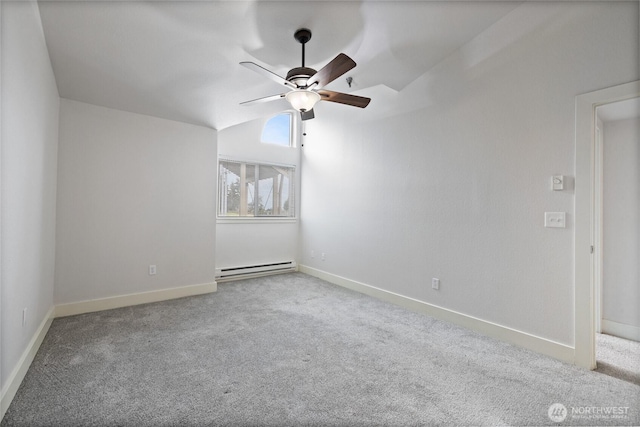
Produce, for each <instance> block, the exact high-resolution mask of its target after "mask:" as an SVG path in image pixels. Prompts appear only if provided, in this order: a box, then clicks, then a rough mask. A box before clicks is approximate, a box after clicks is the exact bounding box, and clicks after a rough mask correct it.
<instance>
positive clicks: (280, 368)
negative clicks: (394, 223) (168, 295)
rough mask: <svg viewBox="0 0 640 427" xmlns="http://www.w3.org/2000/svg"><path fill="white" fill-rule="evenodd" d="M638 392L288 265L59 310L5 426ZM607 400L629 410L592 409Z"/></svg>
mask: <svg viewBox="0 0 640 427" xmlns="http://www.w3.org/2000/svg"><path fill="white" fill-rule="evenodd" d="M638 402H640V386H638V385H636V384H633V383H630V382H628V381H623V380H620V379H617V378H614V377H611V376H608V375H603V374H601V373H598V372H590V371H587V370H584V369H580V368H577V367H574V366H571V365H568V364H565V363H562V362H559V361H557V360H554V359H551V358H548V357H545V356H540V355H538V354H536V353H533V352H530V351H527V350H524V349H521V348H517V347H514V346H511V345H508V344H505V343H502V342H499V341H496V340H493V339H490V338H487V337H484V336H482V335H479V334H477V333H474V332H471V331H469V330H466V329H462V328H459V327H457V326H454V325H451V324H449V323H445V322H441V321H438V320H435V319H433V318H430V317H427V316H424V315H420V314H416V313H412V312H409V311H406V310H404V309H401V308H398V307H396V306H393V305H391V304H388V303H385V302H381V301H378V300H376V299H373V298H370V297H367V296H365V295H361V294H358V293H355V292H352V291H349V290H346V289H342V288H340V287H337V286H334V285H331V284H329V283H326V282H323V281H321V280H318V279H315V278H313V277H310V276H306V275H304V274H300V273H293V274H285V275H280V276H270V277H266V278H260V279H249V280H244V281H239V282H231V283H224V284H220V285H219V288H218V292H217V293H216V294H209V295H205V296H197V297H190V298H183V299H179V300H173V301H166V302H161V303H155V304H147V305H142V306H136V307H129V308H122V309H117V310H110V311H104V312H99V313H92V314H85V315H80V316H74V317H67V318H61V319H56V320H55V321H54V322H53V324H52V326H51V329H50V330H49V333H48V335H47V337H46V338H45V340H44V342H43V344H42V346H41V348H40V351H39V352H38V354H37V356H36V358H35V360H34V362H33V364H32V366H31V368H30V370H29V372H28V373H27V376H26V378H25V380H24V382H23V384H22V386H21V387H20V389H19V391H18V393H17V395H16V397H15V399H14V401H13V403H12V404H11V406H10V408H9V410H8V411H7V413H6V415H5V417H4V419H3V421H2V424H1V425H2V426H91V425H95V426H102V425H108V426H115V425H119V426H179V425H198V426H199V425H273V426H283V425H349V426H351V425H491V426H494V425H555V424H556V423H554V422H553V421H551V419H550V418H549V415H548V411H549V408H550V406H551V405H552V404H554V403H561V404H563V405H564V407H565V408H566V409H567V411H568V415H567V416H566V419H565V420H564V421H563V422H562V423H561V424H562V425H638V424H640V412H639V411H640V408H639V407H638V406H639V405H638ZM611 407H616V408H628V409H627V410H626V414H618V416H617V418H612V416H611V415H606V414H604V415H603V414H602V409H600V410H599V411H598V412H599V414H600V415H598V416H597V417H591V418H587V417H586V414H585V408H587V409H586V410H588V411H589V412H590V413H593V411H594V409H593V408H596V409H597V408H611ZM576 408H577V412H575V413H573V411H574V410H576ZM578 412H581V414H579V415H580V417H579V416H578ZM618 412H619V411H618ZM623 412H624V411H623ZM555 415H558V413H557V412H556V414H555Z"/></svg>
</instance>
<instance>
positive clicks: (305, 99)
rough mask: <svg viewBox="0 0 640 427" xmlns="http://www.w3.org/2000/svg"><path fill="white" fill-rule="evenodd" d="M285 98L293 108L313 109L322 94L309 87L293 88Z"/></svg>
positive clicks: (300, 109) (302, 110)
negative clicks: (308, 88)
mask: <svg viewBox="0 0 640 427" xmlns="http://www.w3.org/2000/svg"><path fill="white" fill-rule="evenodd" d="M285 98H287V101H289V103H290V104H291V106H292V107H293V108H295V109H296V110H298V111H301V112H305V111H311V110H312V109H313V106H314V105H316V103H317V102H318V101H320V95H319V94H318V93H317V92H314V91H312V90H307V89H296V90H292V91H291V92H288V93H287V94H286V95H285Z"/></svg>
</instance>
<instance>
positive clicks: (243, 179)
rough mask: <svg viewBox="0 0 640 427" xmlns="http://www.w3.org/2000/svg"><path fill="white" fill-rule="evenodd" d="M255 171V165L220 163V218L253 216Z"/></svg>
mask: <svg viewBox="0 0 640 427" xmlns="http://www.w3.org/2000/svg"><path fill="white" fill-rule="evenodd" d="M255 170H256V167H255V165H251V164H246V163H239V162H229V161H220V177H219V182H220V191H219V211H218V212H219V214H220V215H221V216H253V215H254V198H255V194H256V191H255V181H256V178H255Z"/></svg>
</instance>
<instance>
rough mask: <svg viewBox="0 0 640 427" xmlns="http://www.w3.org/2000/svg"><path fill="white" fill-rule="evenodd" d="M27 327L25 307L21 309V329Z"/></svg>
mask: <svg viewBox="0 0 640 427" xmlns="http://www.w3.org/2000/svg"><path fill="white" fill-rule="evenodd" d="M25 326H27V307H25V308H23V309H22V327H23V328H24V327H25Z"/></svg>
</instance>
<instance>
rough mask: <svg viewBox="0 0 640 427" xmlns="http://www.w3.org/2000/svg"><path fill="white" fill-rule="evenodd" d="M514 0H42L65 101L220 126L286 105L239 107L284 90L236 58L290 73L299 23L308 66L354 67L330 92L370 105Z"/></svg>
mask: <svg viewBox="0 0 640 427" xmlns="http://www.w3.org/2000/svg"><path fill="white" fill-rule="evenodd" d="M518 4H519V2H430V1H423V2H416V1H407V2H403V1H394V2H391V1H389V2H386V1H369V2H356V1H353V2H334V1H317V2H316V1H282V2H276V1H251V2H244V1H215V2H213V1H211V2H206V1H200V2H165V1H155V2H139V1H131V2H126V1H124V2H123V1H114V2H103V1H95V2H94V1H69V2H57V1H42V2H40V14H41V16H42V24H43V28H44V34H45V39H46V42H47V46H48V49H49V54H50V56H51V62H52V65H53V70H54V73H55V76H56V81H57V84H58V90H59V93H60V96H61V97H63V98H68V99H73V100H77V101H82V102H87V103H91V104H95V105H101V106H105V107H111V108H117V109H120V110H124V111H130V112H136V113H142V114H148V115H152V116H157V117H163V118H167V119H173V120H179V121H184V122H187V123H194V124H198V125H204V126H210V127H213V128H216V129H223V128H225V127H228V126H231V125H234V124H237V123H241V122H244V121H247V120H251V119H254V118H258V117H262V116H266V115H269V114H273V113H276V112H278V111H280V110H284V109H286V108H287V107H288V104H287V103H286V101H284V100H279V101H275V102H273V103H268V104H261V105H257V106H256V105H254V106H240V105H239V103H240V102H242V101H246V100H250V99H255V98H259V97H262V96H267V95H273V94H277V93H280V92H282V91H283V90H282V88H281V87H279V85H278V84H277V83H275V82H272V81H270V80H267V79H265V78H264V77H262V76H260V75H258V74H255V73H253V72H252V71H250V70H248V69H245V68H244V67H242V66H240V65H239V64H238V63H239V62H240V61H253V62H256V63H258V64H261V65H262V66H264V67H266V68H268V69H270V70H272V71H273V72H275V73H277V74H279V75H281V76H284V75H286V72H287V71H288V70H289V69H290V68H293V67H298V66H300V65H301V64H300V61H301V47H300V44H299V43H298V42H297V41H295V40H294V38H293V33H294V32H295V30H296V29H298V28H300V27H307V28H309V29H311V30H312V32H313V37H312V39H311V41H310V42H309V43H308V44H307V45H306V54H307V64H306V65H307V66H311V67H313V68H315V69H320V68H321V67H322V66H323V65H324V64H326V63H327V62H328V61H330V60H331V59H332V58H333V57H335V56H336V55H337V54H338V53H340V52H344V53H346V54H347V55H349V56H351V57H352V58H353V59H354V60H355V61H356V63H358V66H357V67H356V68H355V69H354V70H352V71H350V72H349V73H347V74H346V75H345V76H344V77H346V76H347V75H348V76H351V77H353V79H354V85H353V87H352V88H349V87H348V86H347V84H346V82H345V81H343V80H344V79H343V78H340V79H338V80H336V81H335V82H334V83H332V84H331V85H329V86H328V88H329V89H333V90H338V91H344V92H349V93H357V94H358V95H362V96H370V97H372V98H373V101H372V105H373V104H374V103H375V97H374V96H373V94H374V93H379V92H380V91H381V90H386V91H391V92H394V91H401V90H402V89H404V88H405V87H406V86H407V85H409V84H410V83H411V82H413V81H414V80H416V79H417V78H418V77H420V76H421V75H423V74H424V73H425V72H426V71H428V70H429V69H430V68H431V67H433V66H434V65H436V64H437V63H438V62H440V61H442V60H443V59H445V58H446V57H447V56H449V55H450V54H451V53H453V52H454V51H456V50H457V49H458V48H460V47H461V46H462V45H464V44H465V43H467V42H468V41H470V40H471V39H473V38H474V37H475V36H477V35H478V34H480V33H481V32H482V31H483V30H485V29H486V28H488V27H489V26H491V25H492V24H493V23H495V22H496V21H498V20H499V19H501V18H502V17H503V16H505V15H506V14H508V13H509V12H510V11H511V10H513V9H514V8H515V7H517V6H518ZM367 89H370V90H369V91H368V90H367ZM333 106H335V108H351V107H345V106H341V105H336V104H333V105H332V107H333ZM376 108H384V106H379V105H378V106H376Z"/></svg>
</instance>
